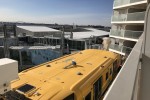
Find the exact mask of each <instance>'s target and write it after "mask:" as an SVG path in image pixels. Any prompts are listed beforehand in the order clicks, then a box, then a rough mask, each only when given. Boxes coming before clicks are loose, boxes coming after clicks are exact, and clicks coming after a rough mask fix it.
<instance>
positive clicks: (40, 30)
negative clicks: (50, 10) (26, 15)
mask: <svg viewBox="0 0 150 100" xmlns="http://www.w3.org/2000/svg"><path fill="white" fill-rule="evenodd" d="M61 33H62V32H61V31H59V30H56V29H52V28H49V27H45V26H17V28H16V34H17V35H19V36H36V37H44V36H51V37H61Z"/></svg>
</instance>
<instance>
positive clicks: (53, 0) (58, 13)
mask: <svg viewBox="0 0 150 100" xmlns="http://www.w3.org/2000/svg"><path fill="white" fill-rule="evenodd" d="M112 6H113V0H0V21H24V22H36V23H58V24H73V23H75V24H78V25H88V24H93V25H107V26H110V19H111V15H112Z"/></svg>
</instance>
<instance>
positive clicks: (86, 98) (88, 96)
mask: <svg viewBox="0 0 150 100" xmlns="http://www.w3.org/2000/svg"><path fill="white" fill-rule="evenodd" d="M85 100H91V92H90V93H89V94H88V95H87V96H86V97H85Z"/></svg>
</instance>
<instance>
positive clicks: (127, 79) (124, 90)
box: [103, 35, 148, 100]
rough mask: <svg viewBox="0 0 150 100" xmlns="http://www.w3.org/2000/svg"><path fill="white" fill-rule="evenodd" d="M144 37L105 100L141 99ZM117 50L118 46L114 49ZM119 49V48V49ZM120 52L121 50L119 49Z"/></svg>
mask: <svg viewBox="0 0 150 100" xmlns="http://www.w3.org/2000/svg"><path fill="white" fill-rule="evenodd" d="M142 44H143V35H142V36H141V37H140V39H139V41H138V42H137V43H136V45H135V47H134V48H133V49H132V51H131V53H130V55H129V56H128V58H127V60H126V62H125V63H124V65H123V67H122V69H121V70H120V72H119V74H118V76H117V77H116V78H115V80H114V81H113V83H112V85H111V87H110V88H109V90H108V92H107V93H106V95H105V97H104V99H103V100H138V99H137V98H139V90H138V89H139V83H138V82H139V75H140V74H139V72H140V70H139V68H140V58H141V54H142ZM113 48H114V49H116V46H115V47H113ZM117 49H118V47H117ZM119 50H121V49H120V48H119ZM141 100H148V99H141Z"/></svg>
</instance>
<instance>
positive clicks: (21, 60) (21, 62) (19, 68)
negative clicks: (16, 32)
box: [19, 50, 22, 71]
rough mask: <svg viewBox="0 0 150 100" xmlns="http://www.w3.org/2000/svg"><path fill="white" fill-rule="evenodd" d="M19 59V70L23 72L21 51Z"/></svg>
mask: <svg viewBox="0 0 150 100" xmlns="http://www.w3.org/2000/svg"><path fill="white" fill-rule="evenodd" d="M19 58H20V68H19V70H20V71H21V70H22V54H21V50H19Z"/></svg>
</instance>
